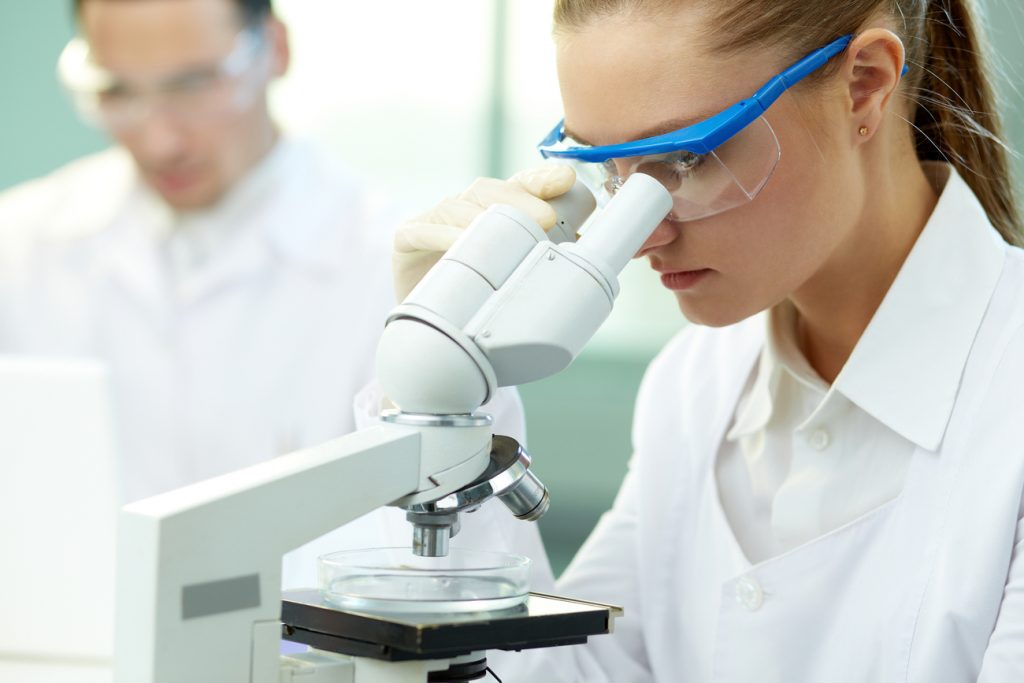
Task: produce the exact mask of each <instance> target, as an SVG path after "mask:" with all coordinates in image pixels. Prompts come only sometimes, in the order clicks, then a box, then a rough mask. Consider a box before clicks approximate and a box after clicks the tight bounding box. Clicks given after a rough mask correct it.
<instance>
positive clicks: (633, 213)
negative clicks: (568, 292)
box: [577, 173, 672, 278]
mask: <svg viewBox="0 0 1024 683" xmlns="http://www.w3.org/2000/svg"><path fill="white" fill-rule="evenodd" d="M671 210H672V195H671V194H669V192H668V190H666V189H665V187H664V186H663V185H662V184H661V183H659V182H658V181H657V180H655V179H654V178H652V177H651V176H649V175H644V174H643V173H634V174H633V175H631V176H630V177H629V179H628V180H627V181H626V183H625V184H624V185H623V186H622V189H620V190H619V191H618V192H616V193H615V196H614V197H612V199H611V201H609V202H608V205H607V206H606V207H605V208H604V210H603V211H601V213H600V214H598V215H597V216H596V217H594V220H593V221H592V222H591V224H590V226H589V227H588V228H587V230H586V231H585V232H584V233H583V236H582V237H580V240H579V242H577V247H578V250H579V253H580V255H581V256H583V257H587V256H591V257H593V258H594V262H595V263H601V264H605V265H607V266H609V267H610V268H611V269H612V272H611V273H606V274H605V275H606V276H610V277H612V278H614V277H618V274H619V273H621V272H622V269H623V268H625V267H626V264H627V263H629V261H630V259H632V258H633V256H635V255H636V252H637V251H639V250H640V247H641V246H643V243H644V242H646V241H647V238H648V237H650V236H651V233H652V232H654V229H655V228H656V227H658V224H659V223H661V221H663V220H664V219H665V216H667V215H668V212H669V211H671Z"/></svg>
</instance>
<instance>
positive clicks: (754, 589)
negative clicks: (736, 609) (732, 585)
mask: <svg viewBox="0 0 1024 683" xmlns="http://www.w3.org/2000/svg"><path fill="white" fill-rule="evenodd" d="M736 602H738V603H740V604H741V605H743V607H744V608H745V609H746V610H747V611H748V612H756V611H757V610H759V609H761V605H763V604H764V591H763V590H762V589H761V584H759V583H758V582H757V580H756V579H754V578H753V577H750V576H744V577H743V578H742V579H740V580H739V581H737V582H736Z"/></svg>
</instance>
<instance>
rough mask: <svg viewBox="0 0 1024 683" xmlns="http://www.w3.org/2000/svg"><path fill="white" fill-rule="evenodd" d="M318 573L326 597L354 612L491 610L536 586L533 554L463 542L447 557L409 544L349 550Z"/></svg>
mask: <svg viewBox="0 0 1024 683" xmlns="http://www.w3.org/2000/svg"><path fill="white" fill-rule="evenodd" d="M318 575H319V583H320V593H321V595H322V596H323V598H324V600H326V601H327V602H328V603H330V604H332V605H334V606H336V607H339V608H341V609H344V610H348V611H354V612H370V613H385V614H452V613H466V612H491V611H495V610H504V609H510V608H513V607H518V606H519V605H521V604H523V603H524V602H526V598H527V597H528V595H529V592H530V586H529V578H530V560H529V558H526V557H523V556H521V555H512V554H506V553H498V552H489V551H482V550H468V549H462V548H452V549H451V552H450V553H449V555H448V556H447V557H420V556H418V555H414V554H413V552H412V550H411V548H408V547H403V548H370V549H365V550H344V551H341V552H336V553H331V554H329V555H324V556H322V557H320V558H319V560H318Z"/></svg>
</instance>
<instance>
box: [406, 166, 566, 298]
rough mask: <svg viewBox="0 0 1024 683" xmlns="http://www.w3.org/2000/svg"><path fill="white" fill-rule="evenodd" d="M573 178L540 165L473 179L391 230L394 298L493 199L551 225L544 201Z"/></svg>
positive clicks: (551, 215) (556, 168)
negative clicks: (506, 176)
mask: <svg viewBox="0 0 1024 683" xmlns="http://www.w3.org/2000/svg"><path fill="white" fill-rule="evenodd" d="M575 182H576V173H575V172H574V171H573V170H572V168H570V167H569V166H565V165H561V164H545V165H543V166H537V167H535V168H531V169H528V170H525V171H520V172H519V173H516V174H515V175H514V176H512V177H511V178H509V179H508V180H498V179H496V178H477V179H476V180H475V181H473V184H471V185H470V186H469V187H468V188H467V189H466V190H464V191H463V192H462V193H460V194H458V195H455V196H454V197H449V198H448V199H445V200H444V201H442V202H441V203H440V204H438V205H437V206H435V207H434V208H433V209H432V210H431V211H428V212H427V213H425V214H423V215H421V216H417V217H416V218H413V219H412V220H410V221H408V222H406V223H404V224H403V225H402V226H401V227H400V228H399V229H398V232H397V233H395V244H394V250H393V252H392V256H391V270H392V274H393V276H394V283H395V294H396V295H397V297H398V300H399V301H402V300H403V299H405V297H407V296H408V295H409V292H411V291H412V289H413V287H415V286H416V284H417V283H418V282H419V281H420V280H421V279H422V278H423V276H424V275H426V273H427V271H428V270H430V268H431V267H432V266H433V265H434V264H435V263H437V262H438V261H439V260H440V258H441V257H442V256H443V255H444V252H446V251H447V250H448V249H449V247H451V246H452V244H454V243H455V240H457V239H458V238H459V235H461V234H462V231H463V230H464V229H465V228H467V227H468V226H469V224H470V223H472V222H473V220H474V219H476V217H477V216H479V215H480V214H481V213H483V212H484V210H486V209H487V208H488V207H489V206H491V205H493V204H508V205H511V206H513V207H515V208H517V209H519V210H520V211H522V212H523V213H525V214H527V215H528V216H530V217H531V218H532V219H533V220H534V221H536V222H537V224H538V225H540V227H542V228H544V229H545V230H549V229H551V228H552V227H553V226H554V224H555V220H556V217H555V210H554V209H553V208H552V207H551V205H550V204H548V203H547V200H549V199H554V198H555V197H558V196H560V195H562V194H564V193H566V192H568V191H569V189H570V188H571V187H572V186H573V183H575Z"/></svg>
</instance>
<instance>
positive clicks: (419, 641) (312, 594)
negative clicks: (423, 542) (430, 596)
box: [281, 590, 622, 662]
mask: <svg viewBox="0 0 1024 683" xmlns="http://www.w3.org/2000/svg"><path fill="white" fill-rule="evenodd" d="M621 615H622V609H621V608H619V607H613V606H611V605H603V604H600V603H596V602H586V601H582V600H573V599H570V598H562V597H557V596H553V595H542V594H540V593H530V597H529V598H528V600H527V601H526V603H525V604H524V605H520V606H518V607H515V608H512V609H508V610H502V611H497V612H482V613H478V614H410V615H402V614H387V615H383V614H369V613H363V612H343V611H341V610H339V609H337V608H335V607H333V606H331V605H330V604H329V603H327V602H325V601H324V600H323V599H322V598H321V596H320V594H319V592H317V591H313V590H309V591H289V592H286V593H285V594H284V596H283V598H282V601H281V622H282V638H284V639H285V640H289V641H292V642H296V643H302V644H304V645H309V646H311V647H314V648H316V649H318V650H327V651H329V652H337V653H339V654H344V655H351V656H354V657H371V658H373V659H382V660H386V661H394V662H397V661H407V660H417V659H443V658H451V657H458V656H461V655H465V654H469V653H471V652H478V651H481V650H525V649H530V648H536V647H553V646H557V645H577V644H580V643H585V642H586V641H587V638H588V637H589V636H593V635H601V634H605V633H610V632H611V630H612V621H613V620H614V618H615V617H618V616H621Z"/></svg>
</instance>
